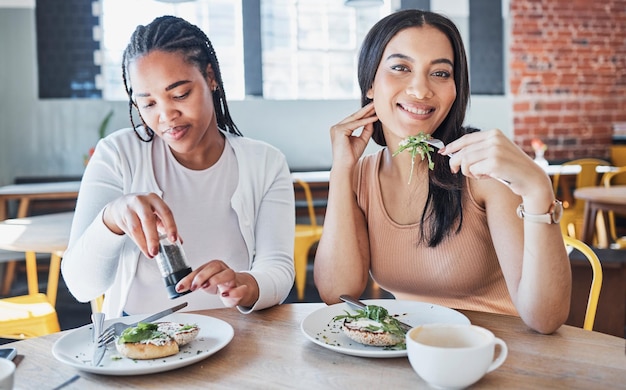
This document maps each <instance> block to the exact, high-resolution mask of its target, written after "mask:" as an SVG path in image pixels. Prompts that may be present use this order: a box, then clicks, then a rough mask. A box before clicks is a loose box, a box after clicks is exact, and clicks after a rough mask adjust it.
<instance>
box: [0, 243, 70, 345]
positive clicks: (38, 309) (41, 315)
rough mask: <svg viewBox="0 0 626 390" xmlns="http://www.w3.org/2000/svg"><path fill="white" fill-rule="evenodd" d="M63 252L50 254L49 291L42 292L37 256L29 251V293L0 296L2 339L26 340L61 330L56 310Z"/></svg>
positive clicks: (27, 266)
mask: <svg viewBox="0 0 626 390" xmlns="http://www.w3.org/2000/svg"><path fill="white" fill-rule="evenodd" d="M61 255H62V253H59V252H56V253H53V254H52V256H51V257H50V268H49V271H48V272H49V273H48V287H47V290H46V294H43V293H40V292H39V285H38V280H37V256H36V254H35V252H26V256H25V257H26V275H27V279H28V295H22V296H16V297H11V298H4V299H0V338H5V339H17V340H21V339H26V338H31V337H39V336H45V335H47V334H50V333H55V332H60V331H61V328H60V326H59V319H58V317H57V312H56V309H55V304H56V297H57V290H58V286H59V272H60V268H61Z"/></svg>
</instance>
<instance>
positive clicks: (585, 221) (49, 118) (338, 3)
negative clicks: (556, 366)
mask: <svg viewBox="0 0 626 390" xmlns="http://www.w3.org/2000/svg"><path fill="white" fill-rule="evenodd" d="M144 1H148V2H152V3H154V4H152V6H153V9H151V10H150V11H149V12H148V11H146V15H141V12H134V11H133V9H132V8H131V6H130V5H129V4H128V3H127V2H125V1H123V0H91V1H88V0H0V52H2V53H3V55H2V56H1V59H0V80H1V84H2V85H3V90H4V93H3V94H2V95H3V98H2V104H0V117H1V118H2V125H0V132H1V133H2V141H1V142H0V202H1V203H2V204H1V205H0V220H2V221H0V234H2V235H5V236H6V237H9V236H10V231H9V230H3V229H11V228H12V227H11V225H13V228H14V223H15V221H18V222H21V221H29V220H30V219H32V218H35V219H34V221H37V218H41V217H43V219H41V220H40V221H41V222H40V223H41V225H42V226H41V227H40V230H37V228H36V226H35V225H36V224H34V225H33V227H34V230H33V231H32V232H31V234H30V236H28V237H22V238H19V237H18V238H16V239H12V238H6V237H5V238H4V239H0V276H1V278H0V308H1V309H2V310H3V311H4V310H8V309H6V308H5V307H3V306H2V305H3V304H5V305H6V304H7V303H10V304H17V305H20V304H23V305H24V307H26V306H28V305H33V304H41V303H42V301H43V302H45V303H46V304H47V305H48V307H49V309H50V311H49V312H48V313H47V314H46V315H47V316H48V317H46V319H45V320H44V321H43V322H44V323H46V324H47V325H41V326H39V325H38V326H39V327H41V328H44V329H43V330H41V329H39V330H37V329H35V331H34V332H33V333H28V332H24V331H23V330H24V329H26V325H25V322H21V320H18V321H16V322H14V323H13V325H12V328H11V326H9V327H8V329H7V327H6V326H3V325H2V323H3V322H4V321H7V323H8V322H9V321H11V320H12V319H11V318H10V317H11V316H10V315H5V314H3V315H2V316H0V338H1V339H2V341H3V343H13V344H12V345H17V346H18V348H19V345H20V344H19V343H15V341H17V340H28V339H34V338H40V337H41V338H45V337H49V336H48V335H50V334H54V333H57V332H62V333H63V332H68V331H71V330H73V329H75V328H79V327H81V326H85V325H89V324H90V323H91V314H92V312H97V311H98V302H96V301H94V302H91V303H79V302H78V301H76V299H74V297H72V295H71V294H70V293H69V291H68V290H67V288H66V287H65V284H64V281H63V277H62V275H61V274H60V272H59V262H61V261H62V258H63V251H64V249H65V246H66V245H67V236H68V234H69V229H70V225H69V224H71V215H72V212H73V210H74V207H75V205H76V197H77V193H78V187H79V185H80V180H81V176H82V173H83V171H84V169H85V166H86V165H87V164H88V160H89V156H90V153H92V152H93V148H94V147H95V145H96V144H97V142H98V140H99V139H100V138H102V137H106V136H107V135H108V134H110V133H112V132H115V131H116V130H118V129H122V128H126V127H129V126H130V121H129V114H128V102H127V100H126V96H125V94H124V91H123V90H121V94H120V90H118V91H117V92H111V90H113V89H115V88H116V87H117V88H118V89H119V88H120V83H121V78H120V74H119V73H120V68H119V59H117V60H111V59H110V58H109V57H115V56H116V55H119V53H121V50H123V47H122V48H117V47H115V45H114V44H111V43H109V46H108V47H106V45H105V43H104V37H105V36H108V35H107V34H110V35H114V34H113V31H112V30H115V28H116V26H117V25H116V23H118V24H119V26H120V27H119V31H118V33H119V34H118V35H120V36H121V37H122V43H123V42H124V39H127V37H128V35H129V33H130V31H132V30H128V31H129V32H126V30H127V28H126V27H122V24H124V23H126V24H128V25H130V26H135V25H137V24H138V23H147V22H149V21H150V20H151V19H152V18H153V17H154V16H152V15H153V14H154V13H159V12H161V13H162V14H164V13H176V12H178V13H181V15H190V14H191V13H192V12H198V10H199V9H203V7H204V8H206V7H208V9H209V12H208V14H209V16H206V15H205V17H206V18H207V21H208V22H207V23H209V24H208V25H210V28H209V31H210V33H209V36H212V35H211V34H214V35H215V36H216V37H221V35H220V34H223V35H224V37H223V38H224V39H223V44H222V47H221V46H220V43H219V42H218V43H217V44H216V50H217V52H218V56H220V60H221V61H222V62H227V61H231V57H232V58H233V60H232V66H231V62H227V63H228V64H229V65H228V66H225V67H224V66H223V65H222V66H223V67H224V68H225V69H226V68H227V69H228V71H227V72H225V73H228V74H225V76H224V79H225V84H226V88H227V95H228V97H229V106H230V108H231V114H232V116H233V118H235V122H236V123H237V126H238V127H239V129H240V130H241V131H242V133H243V134H244V135H245V136H248V137H251V138H255V139H259V140H262V141H265V142H267V143H269V144H271V145H273V146H275V147H276V148H278V149H279V150H280V151H281V152H282V153H283V154H284V155H285V156H286V159H287V163H288V165H289V168H290V171H291V173H292V176H293V179H294V194H295V207H296V238H295V253H294V262H295V269H296V276H295V282H294V286H293V289H292V292H291V294H290V295H289V297H288V298H287V301H286V302H285V303H286V304H291V303H293V304H297V303H318V304H320V303H321V302H322V301H321V299H320V297H319V295H318V293H317V291H316V288H315V285H314V283H313V261H314V256H315V250H316V245H317V242H318V241H319V238H320V236H321V233H322V231H323V228H324V214H325V207H326V202H327V196H328V176H329V171H330V168H331V166H332V153H331V148H330V139H329V129H330V127H331V126H332V125H333V124H335V123H336V122H338V121H340V120H341V119H343V118H344V117H346V116H347V115H349V114H350V113H352V112H354V111H355V110H356V109H358V107H360V101H359V92H358V85H355V82H356V80H355V77H354V73H355V72H354V68H355V65H354V63H353V62H351V60H345V58H348V59H350V58H351V56H354V55H355V53H356V51H357V50H358V43H359V42H360V40H362V38H363V35H364V33H365V32H366V31H367V29H368V28H369V27H370V26H371V24H372V23H374V22H375V21H376V20H378V19H380V18H381V17H383V16H385V15H387V14H389V13H391V12H393V11H395V10H400V9H407V8H421V9H428V10H432V11H437V12H442V13H445V14H446V15H448V16H450V17H451V18H452V19H453V20H454V21H455V23H456V24H457V25H458V26H459V29H460V31H461V33H462V35H463V39H464V41H465V45H466V46H467V51H468V56H469V59H470V63H469V65H470V82H471V101H470V105H469V109H468V112H467V115H466V123H467V124H468V125H471V126H472V127H477V128H480V129H492V128H498V129H500V130H501V131H502V132H503V133H505V134H506V135H507V136H508V137H509V138H510V139H511V140H513V141H514V142H515V143H516V144H517V145H518V146H519V147H520V148H521V149H522V150H523V151H524V152H526V153H527V154H528V156H529V157H531V158H532V159H534V160H535V162H536V163H537V164H539V165H541V166H542V167H543V168H544V169H545V171H546V173H547V174H548V175H549V176H550V178H551V180H552V183H553V189H554V192H555V196H556V198H557V199H559V200H561V201H562V202H563V205H564V214H563V218H562V219H561V222H560V225H561V230H562V233H563V236H564V237H567V238H568V240H571V241H566V242H570V244H571V243H572V242H575V243H574V244H571V246H570V252H569V256H570V261H571V266H572V280H573V284H572V304H571V309H570V316H569V318H568V320H567V322H566V324H567V326H570V327H575V328H584V329H586V330H588V331H592V332H594V333H595V332H597V333H602V334H606V335H611V336H613V337H616V338H618V339H621V340H622V341H623V339H624V338H626V43H625V42H626V2H625V1H624V0H608V1H604V2H580V1H574V2H572V1H570V0H550V1H548V0H540V1H535V0H487V1H481V2H475V1H473V0H451V1H437V0H384V1H383V0H380V1H376V2H374V3H376V4H374V5H368V6H363V5H359V6H357V7H355V6H354V5H351V4H349V3H351V1H344V0H324V1H320V2H319V4H318V2H317V1H315V3H316V5H311V4H310V3H312V2H313V1H312V0H289V1H288V0H273V1H265V0H241V1H234V0H219V1H211V0H186V1H171V0H170V1H167V0H144ZM114 3H118V5H117V8H115V7H114ZM354 3H360V2H359V1H355V2H354ZM583 3H584V4H583ZM120 4H121V5H120ZM212 7H214V8H213V9H212ZM144 9H145V8H144ZM215 9H217V10H219V12H215V11H214V10H215ZM286 9H288V10H289V12H286V11H285V10H286ZM281 10H282V11H285V12H282V11H281ZM114 11H116V12H119V14H113V12H114ZM107 12H109V15H107ZM211 12H214V13H215V14H216V15H217V16H211ZM298 13H300V14H298ZM295 14H298V15H299V19H298V18H296V19H297V20H299V21H300V23H301V25H299V26H297V25H296V26H295V27H294V26H292V29H296V30H298V32H299V33H300V36H299V38H298V37H296V38H293V37H291V38H283V39H285V40H286V39H295V40H296V41H297V40H298V39H301V40H302V41H301V42H297V44H296V45H292V46H289V47H288V49H284V48H283V49H284V51H283V52H280V51H278V50H274V51H272V50H271V49H267V48H266V47H264V44H265V45H267V46H269V47H272V48H274V46H277V45H279V39H277V40H276V41H271V40H269V38H267V37H266V35H264V34H265V32H263V30H262V29H263V27H262V25H263V24H264V23H266V24H270V22H271V23H272V26H274V27H273V30H271V31H270V33H269V36H271V35H272V34H277V33H278V32H280V31H287V30H288V29H286V28H283V29H282V30H281V27H279V23H280V22H284V21H285V20H284V19H285V18H288V17H293V15H295ZM111 15H113V16H111ZM138 15H139V16H138ZM286 15H287V16H286ZM322 15H323V16H322ZM328 15H331V16H328ZM107 16H109V21H108V23H109V24H106V22H105V20H106V17H107ZM133 17H134V18H133ZM211 17H214V18H215V19H211ZM228 17H231V18H235V20H236V23H235V22H233V23H222V25H220V23H215V21H216V20H217V18H228ZM320 18H322V19H323V21H324V22H323V23H321V25H322V27H320V26H319V24H320V23H317V21H319V20H321V19H320ZM198 20H199V21H202V20H203V19H201V18H200V17H198ZM343 20H345V21H346V25H349V26H350V29H349V31H344V30H343V29H342V28H337V27H336V28H335V30H332V29H331V28H330V27H329V26H332V25H333V22H334V23H337V22H338V21H343ZM268 21H269V22H268ZM210 22H214V24H210ZM359 23H360V24H359ZM368 23H369V24H368ZM224 24H227V25H229V26H227V27H228V28H230V29H231V30H234V29H239V31H238V32H237V33H232V31H231V32H223V33H222V32H217V31H218V29H219V28H220V27H221V28H224V30H228V28H227V27H224V26H223V25H224ZM339 24H341V23H339ZM112 26H113V27H112ZM215 26H218V27H215ZM233 26H234V27H233ZM355 26H356V27H355ZM106 28H108V30H106ZM307 28H309V29H311V31H312V32H311V33H310V36H311V37H309V38H308V40H307V38H303V37H306V36H307ZM346 28H347V27H346ZM122 31H123V33H122ZM329 32H330V33H329ZM229 34H230V35H229ZM333 34H336V35H337V36H341V37H343V35H342V34H344V35H345V36H346V37H347V38H346V39H345V40H342V41H341V42H333V40H332V39H331V38H329V36H331V37H332V35H333ZM296 35H297V34H296ZM233 37H234V38H233ZM260 37H263V39H261V38H260ZM217 40H218V41H219V38H218V39H217ZM231 40H233V41H234V42H235V43H234V46H236V47H237V49H232V48H231V47H229V44H230V46H233V44H232V41H231ZM322 41H324V43H321V42H322ZM268 42H269V43H268ZM286 46H288V45H286ZM220 48H221V49H222V51H220ZM116 50H117V51H116ZM298 50H300V51H306V50H310V53H302V52H298ZM222 52H224V53H228V54H221V53H222ZM335 52H340V53H341V54H342V55H343V56H344V57H342V60H341V61H337V62H335V63H333V62H330V65H332V66H330V67H329V65H328V63H329V62H328V61H327V60H328V59H330V58H331V57H332V56H333V55H334V54H333V53H335ZM285 53H286V54H285ZM320 53H321V54H320ZM231 54H232V55H231ZM272 56H274V58H275V59H276V60H275V61H272V60H271V58H272ZM289 56H293V57H296V56H300V57H298V58H300V59H301V60H300V61H301V62H306V61H307V60H306V59H307V58H309V59H310V58H313V57H314V56H315V57H316V58H324V60H323V61H322V60H320V61H315V64H314V65H311V64H308V67H307V66H304V65H302V64H298V61H296V60H293V64H291V65H290V66H291V70H289V69H288V68H286V67H283V68H280V67H279V66H275V67H274V68H271V67H270V65H271V64H272V63H273V62H281V61H283V59H284V58H288V57H289ZM307 56H308V57H307ZM224 57H228V60H226V59H224V60H222V59H221V58H224ZM261 59H262V61H261ZM115 61H118V62H117V63H116V62H115ZM324 61H326V63H325V65H319V63H323V62H324ZM310 62H311V61H310ZM266 63H267V64H266ZM265 66H268V68H265ZM293 69H296V70H297V71H293ZM329 69H336V71H335V73H333V72H329ZM312 72H313V74H320V73H322V74H325V76H324V78H323V79H321V78H322V77H312V76H310V75H311V74H312ZM328 73H331V76H328ZM277 75H278V76H277ZM281 76H284V77H285V78H288V79H289V80H287V81H285V80H280V77H281ZM277 78H278V79H279V80H278V81H280V82H277ZM320 79H321V80H320ZM229 82H231V83H232V84H229ZM333 84H342V85H344V88H343V89H340V88H335V87H336V86H334V85H333ZM229 85H233V87H232V89H230V88H229V87H228V86H229ZM345 85H348V86H347V87H345ZM107 89H109V91H107ZM231 90H232V96H231V95H230V94H229V92H228V91H231ZM378 148H379V147H378V146H376V145H375V144H373V142H371V141H370V145H369V146H368V148H367V149H366V151H367V152H368V153H369V152H374V151H376V150H377V149H378ZM46 217H47V218H48V219H46ZM4 232H9V233H6V234H5V233H4ZM11 240H13V241H11ZM18 241H19V242H18ZM18 244H19V245H18ZM594 294H595V299H596V302H594V303H593V304H591V299H590V297H592V296H594ZM42 297H43V298H42ZM361 298H362V299H392V298H393V295H391V294H389V293H388V292H386V291H384V290H383V289H381V288H380V287H379V286H377V284H376V283H375V282H374V281H372V280H370V283H369V285H368V289H367V290H366V292H365V294H364V295H363V296H362V297H361ZM38 299H39V300H38ZM590 306H592V307H591V310H592V311H593V320H592V321H591V322H590V323H589V322H588V321H589V318H588V316H589V310H590ZM5 313H7V312H6V311H5ZM31 314H32V313H31ZM27 317H28V316H27ZM24 321H25V320H24ZM50 323H53V325H52V326H51V327H47V326H48V325H50ZM589 324H592V325H591V327H590V326H588V325H589ZM235 337H237V336H235ZM509 353H510V352H509ZM622 355H624V348H623V345H622ZM622 357H623V356H622ZM383 360H384V359H383ZM25 361H26V360H25ZM624 367H626V365H624ZM500 370H501V369H500ZM17 372H18V375H19V367H18V370H17ZM618 372H619V371H618ZM622 373H623V374H624V375H626V371H622ZM18 378H19V376H18ZM94 383H95V382H94ZM537 383H538V382H537ZM620 385H623V383H622V384H620ZM24 388H27V387H26V386H24Z"/></svg>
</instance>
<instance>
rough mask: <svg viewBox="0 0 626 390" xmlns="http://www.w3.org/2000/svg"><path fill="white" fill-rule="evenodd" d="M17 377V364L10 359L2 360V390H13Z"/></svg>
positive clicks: (0, 360) (0, 374) (0, 371)
mask: <svg viewBox="0 0 626 390" xmlns="http://www.w3.org/2000/svg"><path fill="white" fill-rule="evenodd" d="M14 376H15V363H13V362H12V361H10V360H8V359H4V358H0V390H11V389H13V378H14Z"/></svg>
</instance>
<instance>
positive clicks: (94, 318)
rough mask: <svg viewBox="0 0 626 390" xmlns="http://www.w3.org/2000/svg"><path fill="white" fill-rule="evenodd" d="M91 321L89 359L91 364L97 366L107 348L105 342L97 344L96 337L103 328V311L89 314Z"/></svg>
mask: <svg viewBox="0 0 626 390" xmlns="http://www.w3.org/2000/svg"><path fill="white" fill-rule="evenodd" d="M91 322H93V342H94V350H93V358H92V359H91V365H93V366H97V365H98V364H100V362H101V361H102V358H103V357H104V353H105V352H106V350H107V346H106V345H105V344H102V345H100V344H98V338H99V337H100V335H101V334H102V330H103V328H104V313H93V314H92V315H91Z"/></svg>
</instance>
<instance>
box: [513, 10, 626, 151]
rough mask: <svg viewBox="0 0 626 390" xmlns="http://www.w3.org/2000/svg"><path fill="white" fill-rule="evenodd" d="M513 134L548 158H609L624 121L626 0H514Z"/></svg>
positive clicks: (625, 115)
mask: <svg viewBox="0 0 626 390" xmlns="http://www.w3.org/2000/svg"><path fill="white" fill-rule="evenodd" d="M510 22H511V35H510V53H509V64H510V65H509V82H510V91H511V94H512V98H513V124H514V130H513V136H514V140H515V142H516V143H517V144H518V145H520V146H522V147H523V148H524V150H526V151H527V152H528V153H529V154H530V155H531V156H532V155H533V153H532V148H531V147H530V140H531V139H533V138H539V139H541V140H543V141H544V142H545V143H546V144H547V145H548V150H547V151H546V158H547V159H548V160H553V161H554V160H556V161H563V160H570V159H574V158H581V157H599V158H604V159H609V145H610V144H611V143H612V135H613V123H615V122H626V0H603V1H587V0H511V1H510Z"/></svg>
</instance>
